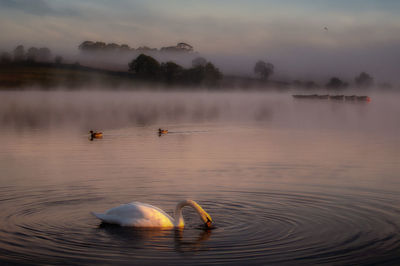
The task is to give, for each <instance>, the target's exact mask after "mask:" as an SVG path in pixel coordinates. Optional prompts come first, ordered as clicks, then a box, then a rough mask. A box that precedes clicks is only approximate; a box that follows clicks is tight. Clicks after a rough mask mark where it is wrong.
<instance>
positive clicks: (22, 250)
mask: <svg viewBox="0 0 400 266" xmlns="http://www.w3.org/2000/svg"><path fill="white" fill-rule="evenodd" d="M20 192H21V191H20ZM15 194H16V193H15V191H13V189H12V188H10V187H8V188H3V189H2V191H1V196H0V203H1V205H2V214H3V222H2V227H1V229H0V260H1V261H3V262H6V263H27V264H37V263H46V264H63V263H68V264H76V265H81V264H99V263H102V264H126V265H128V264H132V263H137V264H142V265H143V264H160V263H163V264H167V265H177V264H181V265H183V264H188V263H189V264H198V265H204V264H216V265H221V264H229V265H232V264H244V263H246V264H252V265H260V264H285V265H288V264H289V265H298V264H307V265H313V264H329V265H345V264H347V265H348V264H357V265H360V264H385V263H386V264H396V263H398V262H399V256H398V254H399V251H400V236H399V232H400V230H399V229H400V224H399V221H400V220H399V218H400V217H399V216H400V209H399V207H398V206H396V204H395V202H394V201H393V200H390V199H388V198H387V197H386V198H381V197H379V195H381V193H376V192H372V191H362V192H358V194H357V195H354V191H353V192H352V193H349V194H346V193H341V194H340V195H339V194H335V193H310V192H304V191H290V192H288V191H267V192H242V191H221V192H220V193H218V197H215V196H214V197H212V195H205V196H207V199H206V200H201V199H200V200H199V202H201V204H202V205H203V207H204V208H205V209H206V210H208V212H209V213H210V214H211V216H212V217H213V219H214V221H215V224H216V227H215V228H214V229H213V230H210V231H205V230H203V229H202V228H200V227H198V225H199V220H198V218H197V217H196V214H195V213H194V212H192V211H190V210H185V218H186V221H187V225H188V226H187V227H186V228H185V230H183V232H181V231H173V230H172V231H170V230H164V231H163V230H135V229H133V228H121V227H117V226H107V225H101V224H99V222H98V221H97V220H96V219H95V218H94V217H91V216H90V214H89V211H90V210H95V209H100V208H102V207H101V206H107V205H110V204H111V203H110V202H108V201H107V199H106V198H104V197H100V196H98V195H97V194H96V193H92V194H91V193H87V192H83V189H82V190H79V189H77V190H75V191H71V190H69V191H68V193H66V191H60V190H57V189H55V188H51V187H49V188H47V189H44V188H42V189H40V190H29V191H25V192H24V193H18V195H19V196H14V195H15ZM386 195H387V193H386ZM161 197H163V198H162V199H161V201H160V202H164V204H165V206H172V205H173V204H174V202H172V201H171V200H170V199H171V198H176V195H173V194H165V195H161ZM232 199H235V200H232ZM149 200H150V201H151V199H149ZM161 207H163V206H161Z"/></svg>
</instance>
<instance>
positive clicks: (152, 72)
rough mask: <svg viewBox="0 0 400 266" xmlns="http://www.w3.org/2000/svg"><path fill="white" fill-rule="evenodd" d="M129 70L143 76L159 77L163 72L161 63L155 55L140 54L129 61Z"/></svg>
mask: <svg viewBox="0 0 400 266" xmlns="http://www.w3.org/2000/svg"><path fill="white" fill-rule="evenodd" d="M129 71H131V72H133V73H134V74H136V75H137V76H138V77H141V78H146V79H148V78H155V79H157V78H159V76H160V72H161V66H160V63H159V62H158V61H157V60H155V59H154V58H153V57H151V56H148V55H145V54H140V55H139V56H138V57H137V58H136V59H134V60H132V62H130V63H129Z"/></svg>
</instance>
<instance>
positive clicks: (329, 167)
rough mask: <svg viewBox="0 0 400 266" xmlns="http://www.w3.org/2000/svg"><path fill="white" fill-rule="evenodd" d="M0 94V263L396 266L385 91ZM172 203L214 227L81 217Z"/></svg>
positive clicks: (392, 136)
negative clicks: (192, 204) (350, 96)
mask: <svg viewBox="0 0 400 266" xmlns="http://www.w3.org/2000/svg"><path fill="white" fill-rule="evenodd" d="M92 95H93V94H92ZM2 96H3V97H2V98H1V101H3V103H2V106H1V107H0V110H1V116H0V118H1V120H0V123H1V125H2V128H1V130H0V131H1V140H0V144H1V149H0V169H1V171H0V207H1V218H0V264H7V263H9V264H75V265H94V264H114V265H115V264H125V265H133V264H135V265H151V264H154V265H159V264H163V265H189V264H190V265H205V264H215V265H223V264H226V265H235V264H249V265H265V264H277V265H278V264H279V265H282V264H283V265H299V264H300V265H301V264H304V265H315V264H327V265H368V264H387V265H396V264H397V265H398V264H400V204H399V203H400V193H399V189H400V179H399V174H400V163H399V162H400V151H399V148H400V140H399V138H398V133H399V128H400V125H399V122H398V119H397V118H396V116H397V114H398V113H399V112H398V111H400V107H397V106H398V104H397V103H396V100H395V98H396V97H397V95H396V97H393V96H390V97H388V96H381V97H378V96H377V97H374V98H373V101H372V102H371V103H370V104H368V105H365V104H346V103H339V102H318V103H315V102H307V101H306V102H304V101H301V102H298V101H294V100H293V99H292V98H291V97H290V95H289V94H288V95H273V94H272V95H271V94H261V95H255V94H239V95H233V96H232V95H228V94H223V93H222V94H210V95H208V94H194V95H184V96H182V95H163V94H155V95H153V96H152V97H149V95H146V94H144V95H143V94H139V95H138V94H128V95H123V96H121V95H117V96H116V95H114V96H113V95H106V96H107V97H103V98H101V100H92V99H91V98H90V97H88V95H87V94H79V93H78V94H76V93H75V94H74V93H71V94H68V93H67V94H61V95H60V94H57V93H55V94H51V93H50V94H48V95H47V96H44V94H43V93H37V94H35V93H31V94H30V96H29V97H25V96H22V95H19V94H16V95H14V94H4V95H2ZM61 96H62V97H61ZM77 96H79V97H77ZM154 96H157V97H154ZM75 98H76V100H75V101H71V99H75ZM155 98H157V100H155ZM208 98H209V100H207V99H208ZM30 99H31V100H32V99H33V100H32V102H31V101H30ZM60 99H67V100H65V101H60ZM138 99H139V100H138ZM174 99H175V100H176V101H174ZM38 102H39V104H38ZM55 102H58V104H54V103H55ZM131 102H132V106H131V105H130V103H131ZM166 102H167V103H168V104H166ZM99 106H102V107H103V108H100V107H99ZM138 106H139V107H143V108H139V107H138ZM96 108H98V109H96ZM144 108H146V109H145V110H147V111H146V112H144V111H142V110H141V109H144ZM121 110H124V112H122V111H121ZM163 110H165V112H163ZM149 114H151V115H149ZM160 126H161V127H167V128H168V129H169V130H170V133H169V134H167V135H164V136H161V137H159V136H158V135H157V134H156V130H157V129H158V128H159V127H160ZM90 128H94V129H102V130H103V131H104V138H103V139H101V140H94V141H89V140H88V137H87V134H86V133H87V131H88V130H89V129H90ZM187 198H191V199H194V200H196V201H197V202H198V203H199V204H200V205H202V206H203V207H204V209H205V210H207V211H208V213H209V214H210V215H211V217H212V218H213V219H214V221H215V225H216V228H214V229H213V230H210V231H205V230H203V229H202V228H200V227H199V225H200V220H199V219H198V218H197V216H196V214H195V213H194V212H193V211H192V210H190V209H185V210H184V217H185V221H186V223H187V226H186V227H185V229H184V230H183V231H182V232H180V231H174V230H164V231H163V230H137V229H133V228H121V227H115V226H104V225H101V224H100V223H99V221H98V220H96V219H95V218H94V217H93V216H91V215H90V212H91V211H96V212H102V211H105V210H107V209H109V208H111V207H114V206H118V205H120V204H122V203H127V202H132V201H141V202H145V203H150V204H153V205H156V206H158V207H160V208H162V209H164V210H166V211H167V212H168V213H170V214H172V211H173V209H174V207H175V205H176V203H177V202H178V201H180V200H183V199H187Z"/></svg>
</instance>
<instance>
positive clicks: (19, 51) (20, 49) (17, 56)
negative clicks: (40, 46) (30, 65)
mask: <svg viewBox="0 0 400 266" xmlns="http://www.w3.org/2000/svg"><path fill="white" fill-rule="evenodd" d="M13 54H14V61H15V62H18V61H23V60H25V48H24V46H23V45H18V46H17V47H16V48H15V49H14V52H13Z"/></svg>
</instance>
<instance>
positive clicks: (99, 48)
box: [78, 41, 193, 53]
mask: <svg viewBox="0 0 400 266" xmlns="http://www.w3.org/2000/svg"><path fill="white" fill-rule="evenodd" d="M78 48H79V50H80V51H81V52H84V53H98V52H113V53H115V52H119V53H127V52H141V53H146V52H186V53H188V52H193V46H191V45H190V44H187V43H184V42H180V43H178V44H177V45H174V46H166V47H161V48H160V49H157V48H150V47H148V46H140V47H138V48H132V47H130V46H129V45H127V44H117V43H105V42H102V41H84V42H82V43H81V44H80V45H79V46H78Z"/></svg>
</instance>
